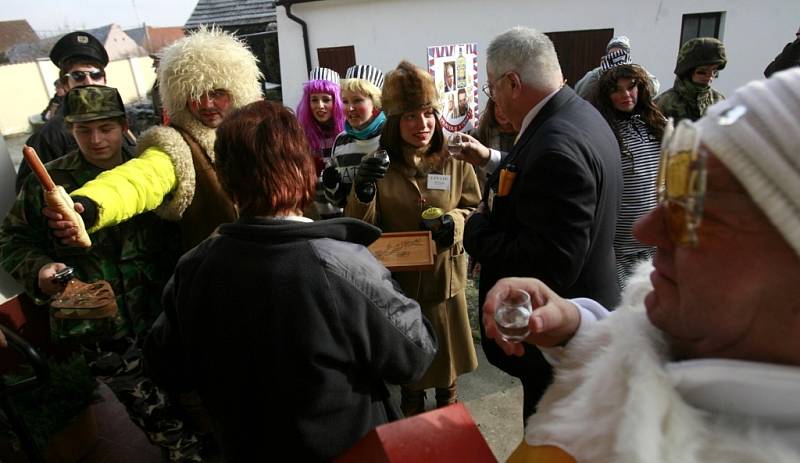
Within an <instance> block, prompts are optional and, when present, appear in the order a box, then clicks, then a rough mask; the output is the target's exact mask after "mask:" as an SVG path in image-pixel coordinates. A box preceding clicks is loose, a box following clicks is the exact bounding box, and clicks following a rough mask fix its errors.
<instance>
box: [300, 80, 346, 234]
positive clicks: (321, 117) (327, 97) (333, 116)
mask: <svg viewBox="0 0 800 463" xmlns="http://www.w3.org/2000/svg"><path fill="white" fill-rule="evenodd" d="M339 93H340V89H339V74H338V73H337V72H336V71H334V70H332V69H328V68H315V69H312V70H311V73H309V75H308V82H306V83H305V84H303V99H302V100H300V103H299V104H298V105H297V119H298V120H299V121H300V126H302V127H303V131H304V132H305V134H306V140H308V146H309V148H311V153H312V154H313V156H314V166H315V167H316V169H317V177H319V176H320V175H321V174H322V169H324V168H325V165H326V164H327V163H328V160H329V159H330V157H331V149H332V148H333V142H334V141H336V136H337V135H339V133H341V132H342V131H343V130H344V106H343V105H342V97H341V96H340V95H339ZM306 213H307V215H308V216H309V217H311V218H313V219H315V220H317V219H329V218H334V217H340V216H341V210H340V209H339V208H338V207H334V206H332V205H331V204H330V203H329V202H328V200H327V199H325V195H324V188H323V186H322V179H321V178H319V180H318V181H317V195H316V199H315V201H314V209H313V210H308V211H306Z"/></svg>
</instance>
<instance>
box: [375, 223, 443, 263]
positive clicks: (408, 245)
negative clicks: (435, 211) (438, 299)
mask: <svg viewBox="0 0 800 463" xmlns="http://www.w3.org/2000/svg"><path fill="white" fill-rule="evenodd" d="M369 250H370V251H372V253H373V254H374V255H375V257H377V258H378V260H379V261H381V263H382V264H383V265H384V266H385V267H386V268H388V269H389V271H391V272H419V271H423V270H433V256H434V255H435V254H436V243H434V242H433V239H432V238H431V232H430V231H428V230H425V231H410V232H395V233H384V234H383V235H381V237H380V238H378V239H377V240H376V241H375V242H374V243H372V244H371V245H370V246H369Z"/></svg>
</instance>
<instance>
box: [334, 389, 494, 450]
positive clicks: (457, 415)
mask: <svg viewBox="0 0 800 463" xmlns="http://www.w3.org/2000/svg"><path fill="white" fill-rule="evenodd" d="M336 462H337V463H367V462H368V463H390V462H391V463H399V462H404V463H405V462H409V463H411V462H414V463H416V462H436V463H441V462H458V463H483V462H497V459H496V458H495V457H494V455H493V454H492V451H491V450H490V449H489V446H488V445H487V444H486V440H485V439H484V438H483V436H482V435H481V432H480V431H479V430H478V427H477V426H476V425H475V421H473V420H472V417H471V416H470V414H469V412H468V411H467V409H466V408H464V405H463V404H460V403H457V404H453V405H448V406H447V407H443V408H437V409H436V410H433V411H430V412H427V413H423V414H421V415H417V416H412V417H411V418H406V419H404V420H400V421H395V422H392V423H387V424H384V425H381V426H378V427H377V428H375V429H373V430H372V431H370V432H369V434H367V435H366V436H364V438H363V439H361V440H360V441H358V442H357V443H356V445H354V446H353V447H352V448H351V449H350V450H348V451H347V452H345V454H344V455H342V456H341V457H339V458H338V459H337V460H336Z"/></svg>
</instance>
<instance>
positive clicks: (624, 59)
mask: <svg viewBox="0 0 800 463" xmlns="http://www.w3.org/2000/svg"><path fill="white" fill-rule="evenodd" d="M632 62H633V61H631V55H630V54H629V53H628V52H626V51H615V52H613V53H606V54H605V55H603V58H602V59H600V69H602V72H606V71H608V70H609V69H611V68H613V67H616V66H621V65H623V64H631V63H632Z"/></svg>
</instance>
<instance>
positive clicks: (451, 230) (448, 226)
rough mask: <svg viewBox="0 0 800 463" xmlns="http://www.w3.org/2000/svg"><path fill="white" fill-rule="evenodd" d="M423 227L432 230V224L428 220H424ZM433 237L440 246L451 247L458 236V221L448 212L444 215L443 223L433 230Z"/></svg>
mask: <svg viewBox="0 0 800 463" xmlns="http://www.w3.org/2000/svg"><path fill="white" fill-rule="evenodd" d="M422 228H423V229H425V230H431V227H430V225H428V223H426V222H422ZM431 237H432V238H433V241H435V242H436V245H437V246H439V247H440V248H449V247H450V246H452V245H453V242H454V241H455V238H456V223H455V222H454V221H453V217H451V216H449V215H447V214H445V215H443V216H442V223H441V224H440V225H439V226H438V227H437V228H436V230H431Z"/></svg>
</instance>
